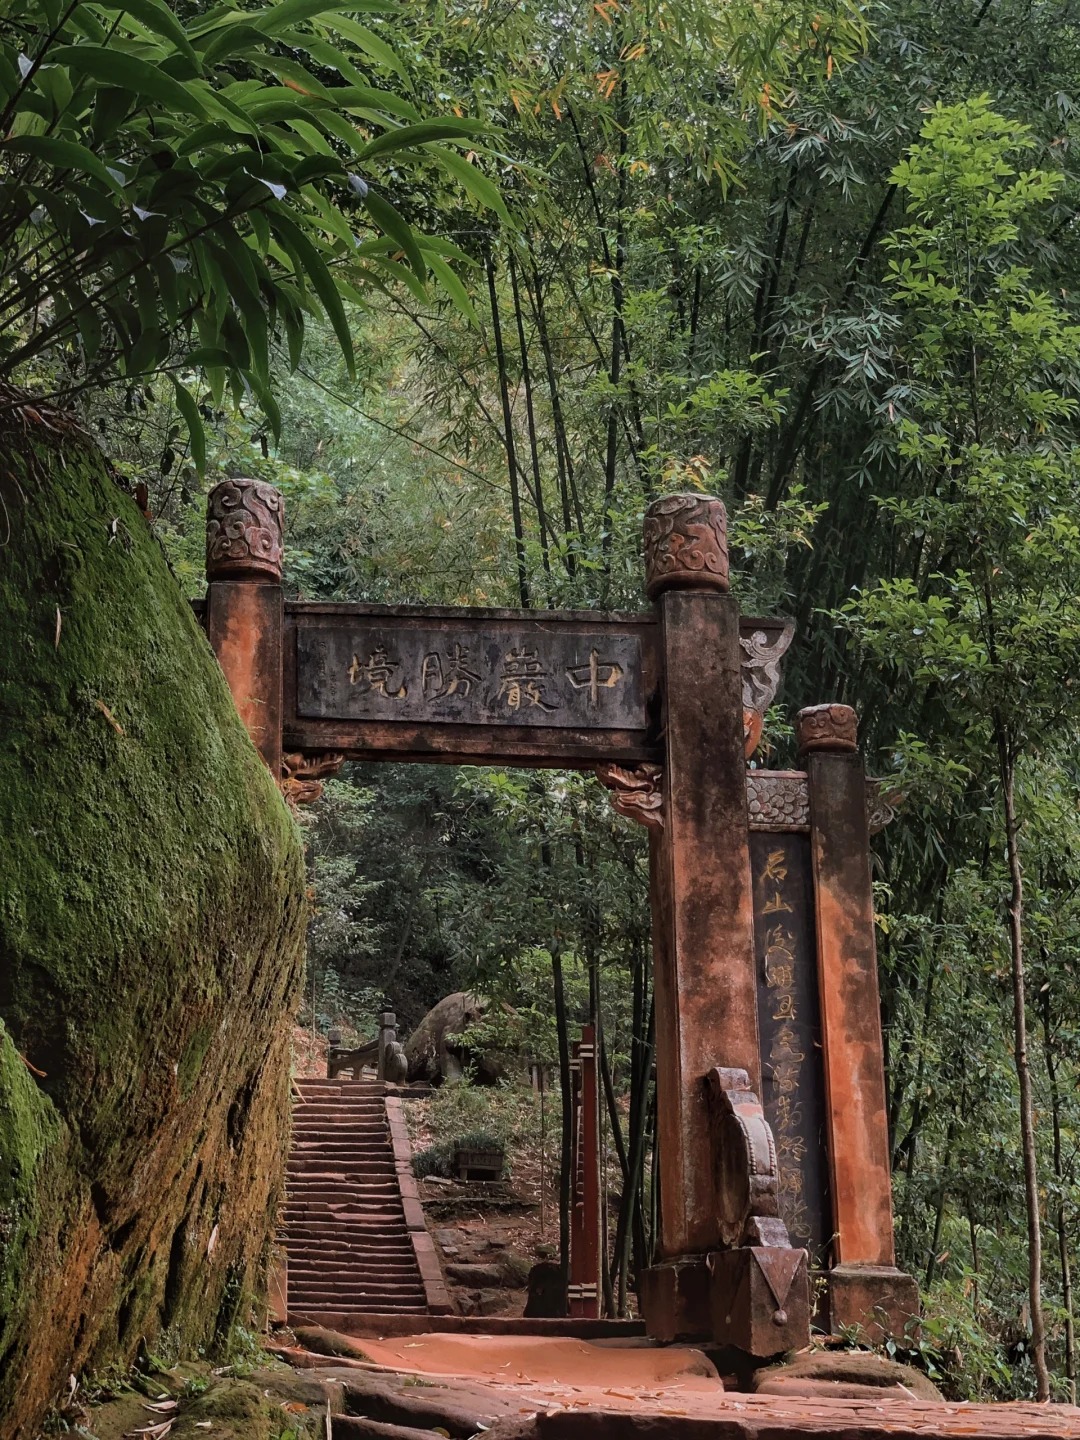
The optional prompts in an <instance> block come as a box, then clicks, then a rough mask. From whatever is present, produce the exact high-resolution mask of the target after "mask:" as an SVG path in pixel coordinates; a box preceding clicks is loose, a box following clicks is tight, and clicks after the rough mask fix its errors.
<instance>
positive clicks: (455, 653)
mask: <svg viewBox="0 0 1080 1440" xmlns="http://www.w3.org/2000/svg"><path fill="white" fill-rule="evenodd" d="M297 709H298V712H299V713H300V714H301V715H304V716H309V717H311V718H316V719H340V720H380V721H382V720H399V721H409V722H411V723H413V724H415V723H417V722H424V721H426V722H429V723H430V722H432V721H434V722H443V723H449V724H459V725H544V726H556V727H560V728H580V729H593V728H597V729H622V730H634V729H643V728H644V726H645V693H644V678H643V674H642V656H641V641H640V639H639V638H638V637H637V636H636V635H626V634H619V633H617V632H616V633H612V634H597V633H591V634H590V633H589V632H588V631H586V630H584V629H583V630H582V631H581V632H580V633H575V632H573V631H570V630H567V629H565V628H564V629H560V630H552V629H545V628H544V626H543V625H541V624H537V625H532V626H530V625H527V624H521V625H516V626H510V625H507V624H505V623H493V624H492V625H491V626H490V628H486V629H484V630H483V631H481V630H479V629H477V628H476V626H475V622H472V623H471V624H470V625H469V627H468V628H466V626H465V625H462V624H454V625H453V626H452V627H446V628H441V629H436V628H428V627H425V626H420V625H409V626H390V625H386V624H380V623H379V622H378V621H373V622H367V621H358V622H356V623H354V624H349V625H342V626H341V627H336V626H335V627H332V628H331V627H319V628H317V629H316V628H312V629H309V630H304V631H302V632H300V634H299V635H298V636H297Z"/></svg>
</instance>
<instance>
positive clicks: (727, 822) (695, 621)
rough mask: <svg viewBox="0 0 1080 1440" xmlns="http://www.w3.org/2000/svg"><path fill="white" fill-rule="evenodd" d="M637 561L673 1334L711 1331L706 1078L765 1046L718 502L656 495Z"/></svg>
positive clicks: (652, 1317)
mask: <svg viewBox="0 0 1080 1440" xmlns="http://www.w3.org/2000/svg"><path fill="white" fill-rule="evenodd" d="M645 560H646V589H647V591H648V594H649V595H650V597H651V598H653V599H655V601H656V604H657V607H658V610H659V618H660V624H661V642H660V651H661V662H662V671H661V673H662V677H663V678H662V684H663V692H664V757H663V759H664V764H663V772H664V773H663V804H662V812H661V823H660V826H653V827H652V829H651V834H650V883H651V892H652V906H653V953H654V965H655V985H656V1090H657V1145H658V1153H659V1167H660V1234H659V1241H658V1260H659V1262H660V1263H658V1264H657V1265H656V1266H654V1267H653V1269H652V1270H651V1271H649V1272H647V1275H646V1277H645V1296H644V1300H645V1314H646V1320H647V1322H648V1324H649V1327H650V1330H651V1331H653V1333H655V1334H657V1335H659V1336H661V1337H666V1338H672V1337H673V1335H674V1334H684V1333H705V1332H706V1331H707V1329H708V1278H707V1275H706V1274H705V1270H704V1263H703V1262H704V1255H705V1254H706V1252H708V1251H709V1250H713V1249H716V1248H718V1247H719V1244H720V1236H719V1230H718V1224H717V1217H716V1202H715V1194H714V1181H713V1171H712V1164H713V1160H712V1156H713V1150H712V1141H711V1134H710V1121H709V1114H708V1110H707V1107H706V1098H705V1077H706V1075H707V1073H708V1072H709V1071H710V1070H711V1069H712V1068H713V1067H714V1066H718V1065H719V1066H728V1067H735V1068H738V1069H742V1070H745V1071H746V1072H747V1075H748V1076H749V1079H750V1086H751V1088H752V1089H754V1090H755V1091H757V1092H758V1093H760V1089H761V1059H760V1054H759V1047H758V1024H757V985H756V975H755V964H754V930H753V904H752V890H751V877H750V856H749V846H748V837H749V832H748V828H747V819H746V778H745V774H746V764H745V760H744V756H743V746H744V737H743V706H742V675H741V652H740V645H739V612H738V606H737V604H736V602H735V600H734V599H733V598H732V597H731V596H729V595H728V594H726V593H725V592H726V591H727V586H728V573H727V571H728V565H727V538H726V521H725V514H724V507H723V505H722V504H721V502H720V501H719V500H716V499H713V498H712V497H710V496H703V495H670V496H666V497H664V498H663V499H661V500H658V501H656V502H654V503H653V504H652V505H650V507H649V509H648V511H647V512H646V517H645ZM664 1262H668V1263H664ZM687 1262H689V1264H688V1263H687Z"/></svg>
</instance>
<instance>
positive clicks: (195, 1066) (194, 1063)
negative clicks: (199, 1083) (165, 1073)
mask: <svg viewBox="0 0 1080 1440" xmlns="http://www.w3.org/2000/svg"><path fill="white" fill-rule="evenodd" d="M213 1038H214V1032H213V1031H212V1030H211V1029H210V1027H209V1026H207V1025H204V1026H202V1027H200V1028H199V1029H198V1030H196V1031H195V1033H194V1034H193V1035H192V1036H191V1037H190V1038H189V1039H188V1042H187V1044H186V1045H185V1046H184V1053H183V1054H182V1055H181V1056H180V1060H179V1063H178V1065H177V1069H176V1079H177V1082H178V1083H179V1085H180V1094H181V1095H182V1096H183V1098H184V1099H185V1100H186V1099H187V1097H188V1096H189V1095H190V1094H191V1089H192V1086H193V1085H194V1084H195V1078H196V1076H197V1075H198V1073H199V1070H200V1069H201V1068H202V1063H203V1061H204V1060H205V1058H206V1052H207V1051H208V1050H209V1048H210V1042H211V1040H212V1039H213Z"/></svg>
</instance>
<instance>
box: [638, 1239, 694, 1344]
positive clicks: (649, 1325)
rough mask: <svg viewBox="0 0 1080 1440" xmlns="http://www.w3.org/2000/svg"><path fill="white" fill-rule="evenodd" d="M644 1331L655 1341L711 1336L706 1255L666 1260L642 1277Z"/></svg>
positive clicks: (641, 1292)
mask: <svg viewBox="0 0 1080 1440" xmlns="http://www.w3.org/2000/svg"><path fill="white" fill-rule="evenodd" d="M640 1298H641V1309H642V1313H643V1315H644V1318H645V1330H646V1333H647V1334H648V1335H650V1336H651V1337H652V1338H653V1339H654V1340H663V1341H665V1342H670V1341H672V1340H707V1339H708V1338H709V1333H710V1331H709V1324H710V1321H709V1272H708V1270H707V1269H706V1265H705V1256H704V1255H695V1256H691V1257H689V1258H688V1259H685V1260H665V1261H663V1262H661V1264H659V1265H652V1266H650V1268H649V1269H648V1270H646V1271H644V1273H643V1274H642V1277H641V1291H640Z"/></svg>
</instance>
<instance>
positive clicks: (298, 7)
mask: <svg viewBox="0 0 1080 1440" xmlns="http://www.w3.org/2000/svg"><path fill="white" fill-rule="evenodd" d="M396 9H397V6H396V5H392V4H381V3H379V0H282V3H281V4H280V5H273V6H271V8H270V9H269V10H267V11H265V12H264V13H263V14H262V15H260V16H259V17H258V19H257V20H256V21H255V24H256V26H257V27H258V28H259V29H260V30H261V31H262V32H263V34H264V35H276V34H278V33H279V31H281V30H284V29H285V28H286V27H287V26H289V25H295V24H296V23H297V22H298V21H300V20H312V19H314V17H315V16H316V15H327V14H329V13H331V12H332V11H337V10H362V11H365V12H366V13H368V14H380V13H384V12H386V11H390V10H396ZM330 24H331V25H334V26H335V27H336V25H337V21H336V20H332V21H330Z"/></svg>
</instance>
